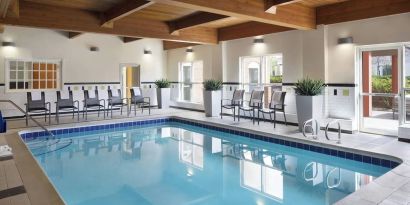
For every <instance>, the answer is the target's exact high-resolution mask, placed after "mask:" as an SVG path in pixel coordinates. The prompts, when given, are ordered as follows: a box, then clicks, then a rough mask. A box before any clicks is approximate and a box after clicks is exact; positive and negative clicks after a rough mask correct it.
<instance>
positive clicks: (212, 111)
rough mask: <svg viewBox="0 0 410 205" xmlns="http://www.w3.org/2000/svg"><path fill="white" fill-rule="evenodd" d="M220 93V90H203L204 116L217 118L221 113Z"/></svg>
mask: <svg viewBox="0 0 410 205" xmlns="http://www.w3.org/2000/svg"><path fill="white" fill-rule="evenodd" d="M221 99H222V92H221V91H220V90H215V91H206V90H204V108H205V116H207V117H217V116H219V114H220V111H221Z"/></svg>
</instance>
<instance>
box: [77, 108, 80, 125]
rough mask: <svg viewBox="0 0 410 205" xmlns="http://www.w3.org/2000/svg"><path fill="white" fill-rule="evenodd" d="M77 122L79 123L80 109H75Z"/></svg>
mask: <svg viewBox="0 0 410 205" xmlns="http://www.w3.org/2000/svg"><path fill="white" fill-rule="evenodd" d="M77 121H78V122H80V107H78V108H77Z"/></svg>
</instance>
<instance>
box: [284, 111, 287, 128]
mask: <svg viewBox="0 0 410 205" xmlns="http://www.w3.org/2000/svg"><path fill="white" fill-rule="evenodd" d="M283 118H285V125H286V126H288V121H286V114H285V110H283Z"/></svg>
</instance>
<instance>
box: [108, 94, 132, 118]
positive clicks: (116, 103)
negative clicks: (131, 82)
mask: <svg viewBox="0 0 410 205" xmlns="http://www.w3.org/2000/svg"><path fill="white" fill-rule="evenodd" d="M124 101H125V103H124ZM124 106H126V107H127V115H128V114H129V112H128V99H127V98H122V97H121V89H118V90H117V93H116V94H114V93H113V90H111V89H109V90H108V110H110V111H111V118H112V112H113V110H114V108H120V111H121V115H122V108H123V107H124ZM107 115H108V113H107Z"/></svg>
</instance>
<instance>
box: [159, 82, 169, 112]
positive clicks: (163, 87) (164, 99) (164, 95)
mask: <svg viewBox="0 0 410 205" xmlns="http://www.w3.org/2000/svg"><path fill="white" fill-rule="evenodd" d="M155 85H156V86H157V102H158V108H160V109H162V108H169V101H170V97H171V89H170V87H171V82H169V81H168V80H167V79H164V78H163V79H160V80H156V81H155Z"/></svg>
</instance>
